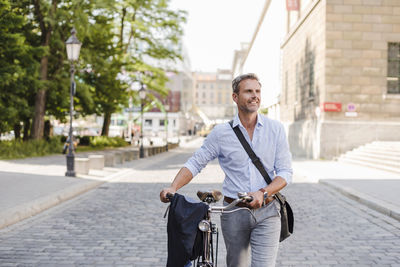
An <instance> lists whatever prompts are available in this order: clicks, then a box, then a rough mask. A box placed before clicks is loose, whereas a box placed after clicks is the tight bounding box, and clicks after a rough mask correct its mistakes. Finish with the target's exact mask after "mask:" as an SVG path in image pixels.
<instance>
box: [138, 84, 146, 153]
mask: <svg viewBox="0 0 400 267" xmlns="http://www.w3.org/2000/svg"><path fill="white" fill-rule="evenodd" d="M139 97H140V117H141V120H142V126H141V127H140V148H139V157H140V158H144V149H143V127H144V121H143V107H144V99H145V98H146V89H145V88H144V85H143V84H142V86H141V88H140V90H139Z"/></svg>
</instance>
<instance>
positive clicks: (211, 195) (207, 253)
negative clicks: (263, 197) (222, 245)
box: [167, 190, 253, 267]
mask: <svg viewBox="0 0 400 267" xmlns="http://www.w3.org/2000/svg"><path fill="white" fill-rule="evenodd" d="M197 196H198V197H199V199H200V200H201V201H202V202H205V203H207V205H208V212H207V214H206V216H205V218H204V219H203V220H201V221H200V222H199V224H198V229H199V230H200V231H201V232H202V233H203V255H201V256H199V257H198V258H197V267H217V264H218V241H219V240H218V237H219V232H218V227H217V225H216V224H215V223H213V222H212V221H211V214H212V213H220V214H222V213H232V212H236V211H239V210H243V209H245V210H248V211H249V212H250V209H249V208H246V207H238V208H236V209H232V208H233V207H235V206H236V205H237V204H238V203H240V202H251V201H252V200H253V197H252V196H249V195H247V193H241V192H239V193H238V198H237V199H235V200H234V201H232V202H231V203H230V204H228V205H227V206H212V205H211V203H216V202H218V201H219V200H220V199H221V198H222V193H221V192H220V191H218V190H212V191H206V192H202V191H198V192H197ZM172 197H173V194H167V198H168V199H169V200H171V199H172ZM231 209H232V210H231ZM250 214H252V213H251V212H250ZM252 215H253V214H252ZM214 235H216V247H215V251H214V241H213V236H214ZM214 255H215V257H214ZM200 257H201V261H200ZM214 262H215V265H214ZM194 263H196V260H195V261H194ZM194 266H196V265H194Z"/></svg>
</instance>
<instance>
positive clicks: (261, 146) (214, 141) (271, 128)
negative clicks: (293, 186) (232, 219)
mask: <svg viewBox="0 0 400 267" xmlns="http://www.w3.org/2000/svg"><path fill="white" fill-rule="evenodd" d="M236 125H239V129H240V130H241V131H242V133H243V135H244V137H245V138H246V140H247V142H248V143H249V144H250V146H251V148H252V149H253V151H254V153H255V154H256V155H257V156H258V157H259V158H260V160H261V162H262V164H263V166H264V168H265V169H266V171H267V172H268V174H269V176H270V178H271V179H272V180H273V179H274V178H275V177H276V176H281V177H282V178H284V179H285V180H286V182H287V183H288V184H289V183H291V181H292V173H293V171H292V156H291V154H290V151H289V145H288V142H287V139H286V134H285V130H284V128H283V125H282V124H281V123H280V122H278V121H275V120H271V119H269V118H267V117H265V116H263V115H260V114H258V116H257V124H256V127H255V129H254V133H253V140H252V141H250V137H249V134H248V133H247V131H246V129H245V128H244V127H243V125H242V123H241V122H240V119H239V116H238V115H236V117H235V118H234V120H233V127H235V126H236ZM215 158H218V160H219V164H220V166H221V168H222V170H223V171H224V173H225V179H224V182H223V185H222V193H223V194H224V195H225V196H227V197H231V198H237V193H238V192H255V191H257V190H259V189H260V188H262V187H266V186H267V183H266V182H265V180H264V178H263V177H262V175H261V173H260V172H259V171H258V170H257V168H256V166H255V165H254V164H253V163H252V162H251V159H250V158H249V156H248V154H247V152H246V150H244V148H243V146H242V144H241V143H240V141H239V139H238V138H237V136H236V134H235V132H234V131H233V129H232V128H231V126H230V125H229V123H222V124H219V125H217V126H215V127H214V129H213V130H212V131H211V133H210V134H209V135H208V136H207V138H206V139H205V141H204V143H203V145H202V146H201V148H199V149H198V150H197V151H196V152H195V153H194V154H193V156H192V157H191V158H190V159H189V160H188V161H187V162H186V163H185V165H184V166H185V167H186V168H188V169H189V170H190V172H191V173H192V174H193V177H194V176H196V175H197V174H198V173H199V172H200V171H201V170H202V169H203V168H204V167H205V166H206V165H207V163H208V162H209V161H211V160H213V159H215Z"/></svg>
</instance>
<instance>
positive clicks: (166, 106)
mask: <svg viewBox="0 0 400 267" xmlns="http://www.w3.org/2000/svg"><path fill="white" fill-rule="evenodd" d="M167 101H168V99H167ZM164 109H165V139H166V144H165V150H166V151H168V111H169V105H168V104H166V105H164Z"/></svg>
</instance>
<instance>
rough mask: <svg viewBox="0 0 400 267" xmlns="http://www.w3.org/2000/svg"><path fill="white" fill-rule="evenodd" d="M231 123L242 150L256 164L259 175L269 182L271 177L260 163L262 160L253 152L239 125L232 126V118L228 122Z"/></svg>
mask: <svg viewBox="0 0 400 267" xmlns="http://www.w3.org/2000/svg"><path fill="white" fill-rule="evenodd" d="M229 124H230V125H231V127H232V129H233V131H234V132H235V134H236V136H237V138H238V139H239V141H240V143H241V144H242V146H243V148H244V150H246V152H247V154H248V155H249V157H250V159H251V161H252V162H253V164H254V165H255V166H256V168H257V169H258V171H259V172H260V173H261V175H262V176H263V177H264V179H265V181H266V182H267V184H270V183H271V182H272V180H271V178H270V177H269V175H268V173H267V171H266V170H265V168H264V166H263V165H262V162H261V160H260V158H259V157H257V155H256V154H255V153H254V151H253V149H251V147H250V145H249V143H247V141H246V139H245V138H244V136H243V133H242V131H241V130H240V129H239V126H236V127H233V120H231V121H230V122H229Z"/></svg>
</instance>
